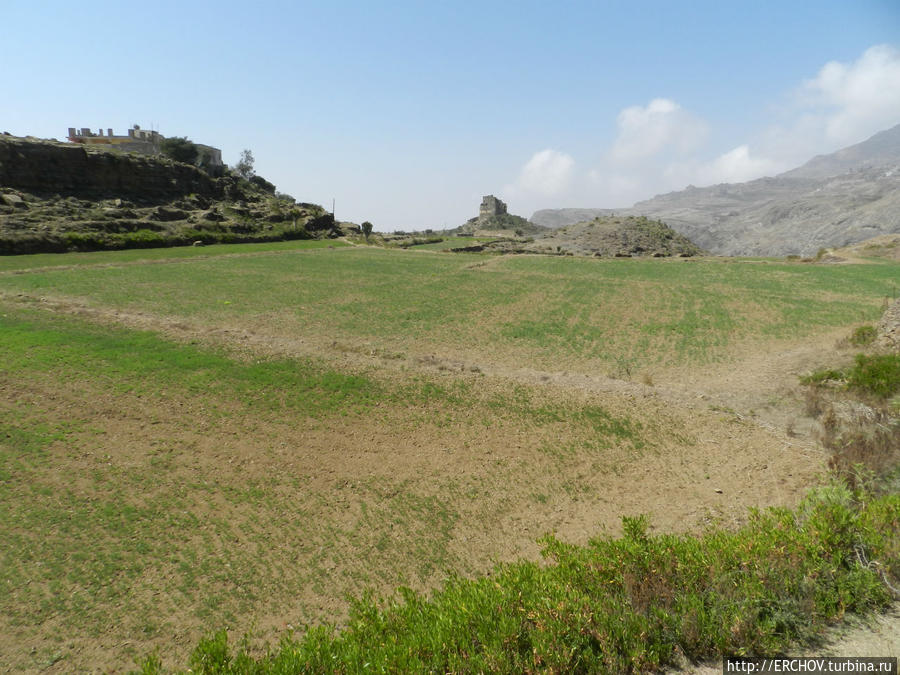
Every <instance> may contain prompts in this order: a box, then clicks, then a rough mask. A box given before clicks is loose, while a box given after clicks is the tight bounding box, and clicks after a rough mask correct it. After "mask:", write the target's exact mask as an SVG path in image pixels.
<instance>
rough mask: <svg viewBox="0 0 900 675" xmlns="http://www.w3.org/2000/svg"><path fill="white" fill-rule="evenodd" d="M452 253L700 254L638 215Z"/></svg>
mask: <svg viewBox="0 0 900 675" xmlns="http://www.w3.org/2000/svg"><path fill="white" fill-rule="evenodd" d="M454 250H455V251H490V252H494V253H542V254H545V255H576V256H593V257H617V258H622V257H626V258H630V257H641V256H653V257H657V258H662V257H671V256H680V257H689V256H694V255H701V254H703V251H702V250H701V249H700V248H699V247H698V246H695V245H694V244H693V243H692V242H691V241H690V240H689V239H687V238H686V237H684V236H682V235H680V234H678V233H677V232H675V231H674V230H673V229H672V228H671V227H669V226H668V225H666V224H665V223H663V222H661V221H654V220H650V219H648V218H644V217H637V216H604V217H601V218H595V219H594V220H592V221H590V222H585V223H576V224H574V225H568V226H566V227H562V228H559V229H556V230H553V231H550V232H548V233H546V234H544V235H543V236H540V237H535V238H534V239H527V240H523V239H519V240H514V239H503V240H499V241H494V242H490V243H487V244H475V245H473V246H466V247H462V248H458V249H454Z"/></svg>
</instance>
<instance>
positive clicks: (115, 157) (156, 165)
mask: <svg viewBox="0 0 900 675" xmlns="http://www.w3.org/2000/svg"><path fill="white" fill-rule="evenodd" d="M232 184H233V181H231V180H230V179H228V178H224V179H216V178H212V177H211V176H209V175H208V174H206V173H204V172H203V171H202V170H200V169H198V168H196V167H193V166H190V165H187V164H181V163H178V162H173V161H171V160H167V159H164V158H161V157H148V156H145V155H137V154H122V153H116V152H108V151H103V150H95V149H88V148H86V147H85V146H83V145H76V144H68V143H58V142H53V141H42V140H37V139H34V140H33V139H30V138H18V137H15V136H0V186H3V187H8V188H16V189H20V190H24V191H26V192H30V193H33V194H57V195H62V196H72V197H79V198H86V199H95V198H109V197H125V198H129V199H140V200H143V201H152V200H158V201H167V200H170V199H173V198H177V197H181V196H184V195H190V194H194V195H200V196H203V197H210V198H222V197H224V196H225V193H226V191H227V190H228V189H229V186H230V185H232Z"/></svg>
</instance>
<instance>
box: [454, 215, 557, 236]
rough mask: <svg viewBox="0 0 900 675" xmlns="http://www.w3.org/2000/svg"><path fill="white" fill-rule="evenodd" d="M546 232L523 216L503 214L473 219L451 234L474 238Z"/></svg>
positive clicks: (544, 228)
mask: <svg viewBox="0 0 900 675" xmlns="http://www.w3.org/2000/svg"><path fill="white" fill-rule="evenodd" d="M546 231H547V228H546V227H541V226H540V225H535V224H534V223H532V222H529V221H528V220H526V219H525V218H523V217H522V216H514V215H512V214H510V213H503V214H498V215H494V216H486V217H479V218H472V219H471V220H469V221H467V222H466V224H465V225H461V226H460V227H458V228H456V229H455V230H451V231H450V233H451V234H461V235H473V236H476V235H477V236H495V235H517V236H521V235H527V234H543V233H544V232H546Z"/></svg>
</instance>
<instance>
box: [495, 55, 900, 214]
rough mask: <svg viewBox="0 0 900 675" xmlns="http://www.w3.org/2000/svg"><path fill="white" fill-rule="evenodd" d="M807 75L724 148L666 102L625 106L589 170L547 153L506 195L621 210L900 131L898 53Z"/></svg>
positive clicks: (695, 119) (537, 203)
mask: <svg viewBox="0 0 900 675" xmlns="http://www.w3.org/2000/svg"><path fill="white" fill-rule="evenodd" d="M812 75H813V76H812V77H811V79H808V80H805V81H802V82H798V83H797V85H796V87H795V88H794V89H793V91H791V92H788V95H787V100H786V99H784V98H783V99H782V106H781V107H780V108H776V107H775V106H774V105H773V106H772V107H770V110H771V111H773V112H775V114H774V115H773V117H772V119H771V120H770V122H769V123H768V124H765V125H763V126H761V127H760V128H758V129H755V130H754V129H751V130H748V132H747V134H746V136H745V137H744V138H737V139H733V140H732V142H731V144H730V145H726V146H724V148H723V147H721V146H720V147H718V148H715V147H712V146H711V145H709V144H706V140H707V137H708V133H707V131H708V128H709V125H708V123H707V122H706V121H705V120H704V119H702V118H701V117H699V116H698V115H696V114H695V113H693V112H691V111H689V110H686V109H685V108H683V107H682V106H681V105H679V104H678V103H677V102H676V101H674V100H672V99H669V98H662V97H660V98H655V99H653V100H651V101H650V102H649V103H647V104H646V105H633V106H629V107H626V108H623V109H622V110H621V111H620V112H619V114H618V116H617V117H616V135H615V137H614V140H613V142H612V144H611V145H610V146H609V147H608V148H607V149H606V152H605V154H604V156H603V159H602V160H601V161H600V162H598V163H597V164H596V165H595V166H594V167H592V168H590V169H589V170H585V171H583V172H579V171H577V170H576V163H575V160H574V159H573V157H572V156H570V155H568V154H565V153H564V152H560V151H557V150H549V149H548V150H543V151H541V152H538V153H536V154H535V155H534V156H533V157H532V158H531V159H530V160H529V161H528V162H527V163H526V164H525V165H524V166H523V167H522V169H521V171H520V174H519V176H518V179H517V181H516V182H515V183H514V184H513V185H510V186H507V188H506V189H505V190H504V194H505V195H507V196H508V197H511V198H513V199H517V200H518V201H519V203H521V204H522V212H523V213H525V212H526V205H528V206H532V207H533V208H553V207H564V206H594V207H609V208H619V207H625V206H630V205H631V204H632V203H634V202H635V201H638V200H642V199H647V198H649V197H651V196H653V195H655V194H660V193H665V192H670V191H673V190H681V189H683V188H685V187H686V186H687V185H689V184H693V185H698V186H704V185H712V184H716V183H737V182H744V181H749V180H754V179H756V178H760V177H762V176H774V175H776V174H778V173H780V172H782V171H787V170H789V169H792V168H794V167H797V166H800V165H801V164H803V163H804V162H806V161H807V160H809V159H810V158H812V157H813V156H814V155H816V154H823V153H829V152H833V151H835V150H837V149H839V148H842V147H846V146H847V145H851V144H854V143H858V142H860V141H863V140H865V139H866V138H868V137H870V136H871V135H873V134H875V133H877V132H878V131H881V130H883V129H887V128H889V127H891V126H894V125H895V124H898V123H900V50H898V49H896V48H894V47H891V46H888V45H876V46H874V47H870V48H869V49H867V50H866V51H865V52H864V53H862V54H861V55H860V56H859V58H857V59H856V60H854V61H849V62H843V63H842V62H837V61H832V62H829V63H826V64H824V65H823V66H822V67H821V69H819V71H818V72H817V73H814V74H812ZM729 147H730V148H731V149H728V150H727V151H723V150H724V149H725V148H729Z"/></svg>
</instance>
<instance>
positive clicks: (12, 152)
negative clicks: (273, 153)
mask: <svg viewBox="0 0 900 675" xmlns="http://www.w3.org/2000/svg"><path fill="white" fill-rule="evenodd" d="M345 229H346V228H343V227H342V226H340V225H338V224H336V223H335V222H334V218H333V216H332V214H330V213H327V212H326V211H325V209H323V208H322V207H321V206H319V205H317V204H305V203H297V202H296V201H295V200H294V199H293V198H292V197H290V196H288V195H284V194H280V193H277V192H276V191H275V186H274V185H272V184H271V183H269V182H268V181H266V180H264V179H262V178H261V177H258V176H253V177H252V178H251V179H250V180H245V179H243V178H239V177H238V176H237V175H235V174H226V175H225V176H224V177H222V178H214V177H212V176H210V175H208V174H206V173H205V172H204V171H202V170H201V169H198V168H196V167H194V166H191V165H189V164H182V163H180V162H174V161H171V160H169V159H164V158H160V157H148V156H143V155H131V154H122V153H118V152H112V151H103V150H96V149H92V148H91V149H88V148H85V147H83V146H80V145H69V144H65V143H58V142H52V141H41V140H38V139H24V138H15V137H10V136H0V254H11V253H12V254H15V253H38V252H49V251H53V252H63V251H73V250H77V251H85V250H96V249H116V248H137V247H140V248H144V247H157V246H178V245H185V244H194V243H197V244H199V243H204V244H213V243H236V242H251V241H276V240H284V239H308V238H311V237H329V236H331V237H334V236H340V235H341V234H342V233H343V232H344V230H345Z"/></svg>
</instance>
